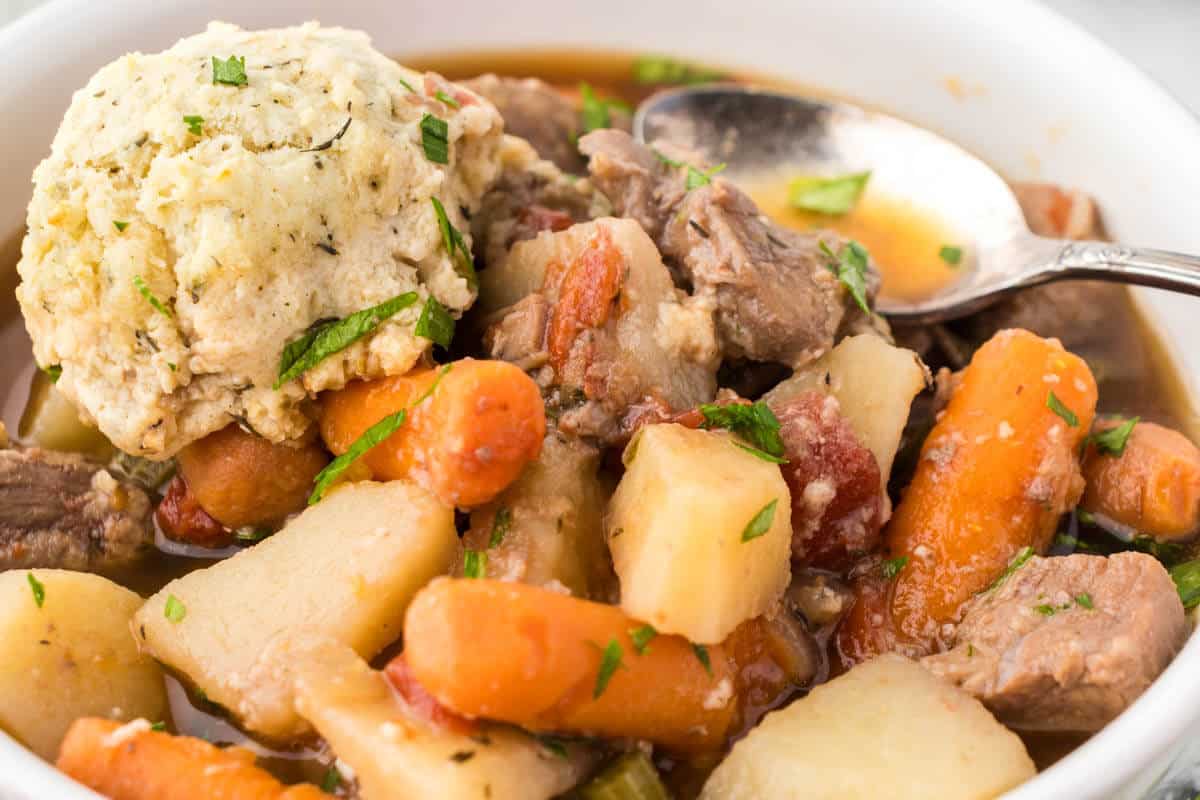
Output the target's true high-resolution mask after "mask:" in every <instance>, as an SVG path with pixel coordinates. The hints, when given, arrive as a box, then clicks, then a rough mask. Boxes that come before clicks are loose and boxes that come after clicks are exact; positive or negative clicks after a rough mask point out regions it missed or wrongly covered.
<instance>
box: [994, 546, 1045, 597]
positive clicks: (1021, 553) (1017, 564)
mask: <svg viewBox="0 0 1200 800" xmlns="http://www.w3.org/2000/svg"><path fill="white" fill-rule="evenodd" d="M1031 558H1033V548H1032V547H1028V546H1026V547H1022V548H1021V549H1020V550H1018V551H1017V554H1016V555H1015V556H1013V560H1012V561H1010V562H1008V566H1007V567H1005V568H1004V572H1002V573H1000V577H999V578H996V580H994V581H992V585H991V586H989V587H988V588H986V589H984V591H985V592H990V591H992V590H993V589H999V588H1000V586H1001V584H1003V583H1004V582H1005V581H1006V580H1008V577H1009V576H1010V575H1012V574H1013V573H1014V572H1016V571H1017V570H1019V569H1020V568H1021V567H1023V566H1025V562H1026V561H1028V560H1029V559H1031Z"/></svg>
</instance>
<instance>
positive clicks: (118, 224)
mask: <svg viewBox="0 0 1200 800" xmlns="http://www.w3.org/2000/svg"><path fill="white" fill-rule="evenodd" d="M113 227H114V228H116V229H117V233H124V232H125V229H126V228H128V227H129V223H128V222H126V221H125V220H123V219H114V220H113Z"/></svg>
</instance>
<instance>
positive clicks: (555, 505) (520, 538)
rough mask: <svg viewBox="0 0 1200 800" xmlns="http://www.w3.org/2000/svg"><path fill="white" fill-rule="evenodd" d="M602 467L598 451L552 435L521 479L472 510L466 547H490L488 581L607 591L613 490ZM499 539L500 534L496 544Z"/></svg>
mask: <svg viewBox="0 0 1200 800" xmlns="http://www.w3.org/2000/svg"><path fill="white" fill-rule="evenodd" d="M599 466H600V453H599V451H598V450H596V448H594V447H591V446H590V445H587V444H584V443H583V442H581V441H579V440H578V439H565V438H561V437H559V436H558V435H557V434H554V433H551V434H550V435H549V436H547V437H546V440H545V442H544V443H543V445H542V453H541V455H540V456H539V457H538V460H537V461H535V462H534V463H532V464H530V465H529V466H528V467H527V468H526V469H525V471H524V472H523V473H522V474H521V477H520V478H519V479H518V480H517V482H516V483H514V484H513V485H512V486H510V487H509V488H508V489H506V490H505V492H504V494H502V495H501V496H500V497H498V498H497V499H496V501H495V502H493V503H491V504H490V505H488V506H486V507H485V508H482V509H479V510H477V511H475V512H474V513H472V514H471V530H470V531H468V532H467V534H466V535H465V536H464V537H463V545H464V546H465V547H467V548H469V549H472V550H486V551H487V575H488V577H490V578H498V579H501V580H514V581H521V582H522V583H531V584H534V585H536V586H545V585H547V584H553V583H555V582H557V583H559V584H562V585H563V586H566V587H567V588H568V589H570V590H571V593H572V594H574V595H576V596H578V597H599V596H601V595H604V594H606V592H607V590H608V589H609V587H611V586H612V585H613V583H614V580H613V574H612V569H611V567H610V565H609V561H608V551H607V549H606V545H605V543H604V504H605V502H606V501H607V500H608V496H609V494H610V493H611V488H608V487H606V486H605V485H604V482H603V481H602V480H601V478H600V476H599V474H598V469H599ZM493 537H496V538H498V539H500V541H499V543H497V544H496V545H495V546H491V541H492V538H493Z"/></svg>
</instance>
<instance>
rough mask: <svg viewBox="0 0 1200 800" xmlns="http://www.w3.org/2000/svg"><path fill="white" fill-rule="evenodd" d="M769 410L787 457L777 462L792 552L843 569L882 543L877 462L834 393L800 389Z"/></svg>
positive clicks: (810, 561)
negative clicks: (787, 495) (788, 501)
mask: <svg viewBox="0 0 1200 800" xmlns="http://www.w3.org/2000/svg"><path fill="white" fill-rule="evenodd" d="M774 410H775V412H776V415H777V416H778V417H779V423H780V435H781V436H782V437H783V444H784V455H785V456H786V457H787V460H788V461H787V463H786V464H782V465H780V469H781V470H782V471H783V478H784V480H785V481H787V484H788V488H789V489H790V490H791V493H792V557H793V558H795V559H796V560H797V561H799V562H801V563H803V564H805V565H807V566H812V567H819V568H822V569H829V570H844V569H845V568H846V567H848V566H849V565H850V562H851V561H852V560H853V559H854V558H856V557H859V556H862V555H863V554H866V553H869V552H871V551H873V550H875V549H876V548H877V547H878V545H879V529H880V527H881V526H882V524H883V496H882V493H881V492H880V472H879V464H878V463H876V461H875V456H874V455H873V454H872V453H871V451H870V450H868V449H867V448H866V447H865V446H864V445H863V444H862V443H861V442H860V441H859V440H858V437H857V436H856V435H855V433H854V430H853V429H852V428H851V426H850V423H849V422H848V421H847V420H846V418H845V417H843V416H842V414H841V410H840V407H839V404H838V401H837V398H835V397H833V396H832V395H826V394H823V393H821V392H816V391H810V392H804V393H802V394H799V395H796V396H795V397H793V398H790V399H789V400H787V401H786V402H784V403H782V404H780V405H778V406H777V407H776V408H775V409H774Z"/></svg>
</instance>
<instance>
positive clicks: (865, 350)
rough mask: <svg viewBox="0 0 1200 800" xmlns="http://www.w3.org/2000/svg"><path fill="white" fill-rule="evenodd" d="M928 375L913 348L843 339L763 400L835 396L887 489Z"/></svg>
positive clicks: (859, 338) (876, 339) (771, 402)
mask: <svg viewBox="0 0 1200 800" xmlns="http://www.w3.org/2000/svg"><path fill="white" fill-rule="evenodd" d="M826 376H828V381H827V380H826ZM927 376H928V370H927V369H926V368H925V365H924V364H922V363H921V359H920V358H919V357H918V356H917V354H916V353H914V352H913V351H912V350H906V349H904V348H903V347H896V346H894V345H890V344H888V343H887V342H885V341H884V340H883V339H880V338H879V337H878V336H874V335H871V334H862V335H859V336H849V337H847V338H845V339H843V340H842V341H841V342H840V343H839V344H838V346H837V347H835V348H833V349H832V350H831V351H829V352H828V353H827V354H826V355H824V356H823V357H821V358H819V359H817V360H816V361H814V362H813V363H812V364H810V365H808V366H807V367H805V368H804V369H803V370H802V371H800V372H797V373H796V374H795V375H793V376H792V377H791V378H788V379H787V380H786V381H784V382H783V383H781V384H779V385H778V386H776V387H775V388H774V389H772V390H771V391H770V392H768V393H767V395H766V397H764V398H763V399H764V400H766V402H767V404H768V405H770V406H772V407H774V406H776V405H777V404H779V403H782V402H783V401H785V400H787V399H788V398H791V397H793V396H795V395H797V394H800V393H801V392H807V391H812V390H814V389H816V390H818V391H822V392H827V393H831V394H833V396H834V397H836V398H837V400H838V404H839V405H840V406H841V410H842V414H843V415H844V416H845V417H846V419H847V420H849V421H850V425H851V426H852V427H853V428H854V432H855V433H857V434H858V438H859V440H861V441H862V443H863V444H864V445H866V446H867V448H869V449H870V451H871V452H872V453H874V454H875V460H876V461H878V462H879V472H880V475H881V476H882V478H883V485H884V486H887V482H888V476H889V475H890V474H891V471H892V461H893V459H895V457H896V448H898V447H899V446H900V434H901V433H903V432H904V424H905V423H906V422H907V421H908V411H909V407H910V406H911V405H912V401H913V398H914V397H916V396H917V395H918V394H919V393H920V391H921V390H922V389H924V388H925V382H926V379H927Z"/></svg>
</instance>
